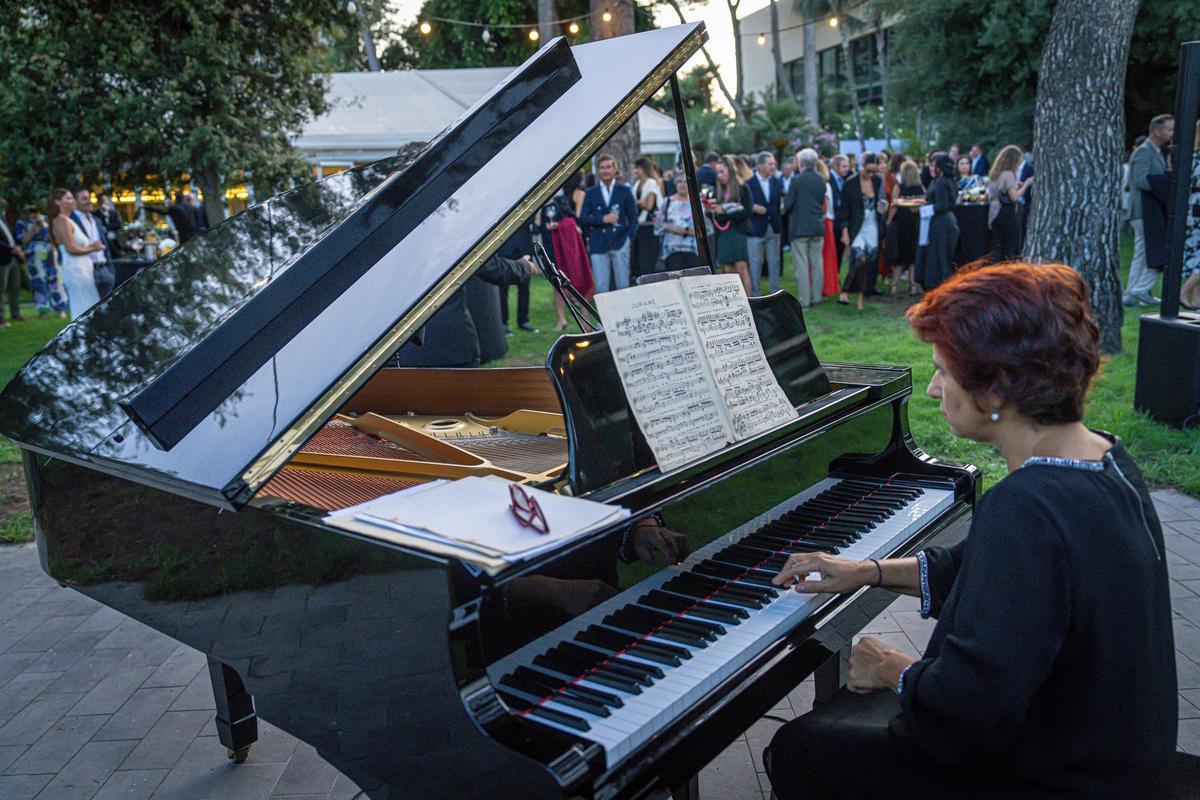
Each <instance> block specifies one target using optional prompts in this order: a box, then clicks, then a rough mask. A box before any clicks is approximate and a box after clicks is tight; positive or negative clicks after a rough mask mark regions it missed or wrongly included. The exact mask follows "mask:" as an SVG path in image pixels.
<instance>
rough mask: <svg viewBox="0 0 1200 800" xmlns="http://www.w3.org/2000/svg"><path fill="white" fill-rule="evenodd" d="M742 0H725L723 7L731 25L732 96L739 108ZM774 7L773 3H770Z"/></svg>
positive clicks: (743, 92)
mask: <svg viewBox="0 0 1200 800" xmlns="http://www.w3.org/2000/svg"><path fill="white" fill-rule="evenodd" d="M741 3H742V0H725V7H726V8H728V9H729V23H730V25H731V26H732V27H733V63H734V65H735V66H736V67H737V89H736V90H735V91H734V93H733V98H734V100H735V101H736V102H737V105H738V108H741V106H742V101H743V100H744V99H745V97H746V81H745V80H744V79H743V75H745V72H744V71H743V65H742V21H741V20H740V19H738V15H737V11H738V6H739V5H741ZM772 8H774V4H772Z"/></svg>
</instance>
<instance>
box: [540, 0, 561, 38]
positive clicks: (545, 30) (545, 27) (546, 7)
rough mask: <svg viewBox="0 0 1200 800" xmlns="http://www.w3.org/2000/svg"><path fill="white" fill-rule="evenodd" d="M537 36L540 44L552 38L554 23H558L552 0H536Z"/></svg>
mask: <svg viewBox="0 0 1200 800" xmlns="http://www.w3.org/2000/svg"><path fill="white" fill-rule="evenodd" d="M537 15H538V36H540V37H541V38H540V39H539V43H540V44H545V43H546V42H548V41H550V40H551V39H553V38H554V23H555V22H557V21H558V14H557V13H556V12H555V8H554V0H537Z"/></svg>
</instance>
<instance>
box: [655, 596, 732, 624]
mask: <svg viewBox="0 0 1200 800" xmlns="http://www.w3.org/2000/svg"><path fill="white" fill-rule="evenodd" d="M638 602H639V603H641V604H642V605H647V606H651V607H653V608H657V609H658V610H660V611H666V612H667V613H678V612H684V613H687V614H694V615H696V616H698V617H703V618H704V619H711V620H713V621H714V622H719V623H724V624H727V625H737V624H738V621H739V620H743V619H747V618H749V616H750V615H749V614H748V613H746V612H745V611H743V610H742V609H740V608H729V607H722V606H717V605H713V604H712V603H706V602H704V601H703V600H692V601H689V600H687V599H685V598H683V597H680V596H679V595H675V594H668V593H667V592H663V591H660V590H658V589H652V590H651V591H650V592H649V593H648V594H645V595H643V596H642V598H641V599H639V600H638Z"/></svg>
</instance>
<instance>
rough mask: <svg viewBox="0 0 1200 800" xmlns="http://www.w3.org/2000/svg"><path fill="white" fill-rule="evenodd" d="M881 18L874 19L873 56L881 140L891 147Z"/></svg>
mask: <svg viewBox="0 0 1200 800" xmlns="http://www.w3.org/2000/svg"><path fill="white" fill-rule="evenodd" d="M883 39H884V35H883V18H882V17H879V18H877V19H876V20H875V57H876V59H878V61H879V91H880V94H881V96H880V101H879V106H880V114H881V115H882V117H883V140H884V141H885V142H887V146H888V149H889V150H891V149H892V119H891V116H890V115H889V114H888V81H887V52H886V49H885V48H884V45H883Z"/></svg>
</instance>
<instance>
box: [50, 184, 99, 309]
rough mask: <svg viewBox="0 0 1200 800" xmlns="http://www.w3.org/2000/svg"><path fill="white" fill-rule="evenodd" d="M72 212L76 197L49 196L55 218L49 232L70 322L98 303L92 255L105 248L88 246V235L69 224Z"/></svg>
mask: <svg viewBox="0 0 1200 800" xmlns="http://www.w3.org/2000/svg"><path fill="white" fill-rule="evenodd" d="M74 210H75V196H74V195H73V194H71V193H70V192H68V191H67V190H66V189H55V190H54V191H53V192H51V193H50V213H51V214H53V215H54V216H53V217H52V219H51V222H50V232H51V233H52V234H53V236H54V242H55V243H56V244H58V246H59V255H60V256H62V258H61V263H62V278H63V286H64V287H66V290H67V304H68V307H69V308H70V311H71V319H76V318H77V317H79V315H80V314H82V313H83V312H85V311H87V310H88V309H89V308H91V307H92V306H94V305H96V303H98V302H100V293H99V292H98V291H97V290H96V276H95V272H94V267H93V266H92V257H91V254H92V253H93V252H95V251H97V250H103V249H104V245H103V244H102V243H100V242H92V243H91V244H88V240H87V236H86V235H85V234H84V232H83V231H81V230H80V229H79V226H78V225H76V224H75V223H74V222H72V221H71V212H72V211H74Z"/></svg>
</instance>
